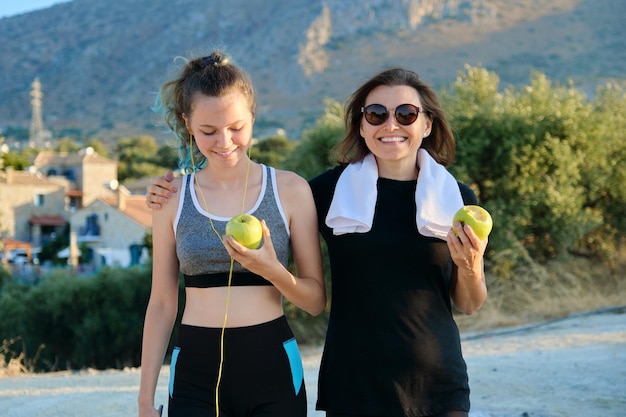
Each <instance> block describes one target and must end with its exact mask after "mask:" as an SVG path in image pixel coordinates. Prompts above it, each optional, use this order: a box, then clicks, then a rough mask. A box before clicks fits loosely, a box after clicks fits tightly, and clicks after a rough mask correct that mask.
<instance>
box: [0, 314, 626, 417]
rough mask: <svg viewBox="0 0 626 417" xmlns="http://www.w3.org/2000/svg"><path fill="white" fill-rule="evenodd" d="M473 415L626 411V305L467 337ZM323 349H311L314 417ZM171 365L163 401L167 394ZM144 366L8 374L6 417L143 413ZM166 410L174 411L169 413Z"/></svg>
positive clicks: (160, 394) (2, 383) (306, 356)
mask: <svg viewBox="0 0 626 417" xmlns="http://www.w3.org/2000/svg"><path fill="white" fill-rule="evenodd" d="M463 352H464V356H465V359H466V361H467V365H468V371H469V376H470V386H471V388H472V395H471V399H472V411H471V413H470V417H569V416H586V417H596V416H597V417H623V416H626V394H625V393H626V309H625V308H623V307H622V308H615V309H607V310H603V311H599V312H593V313H587V314H579V315H574V316H571V317H569V318H566V319H562V320H556V321H552V322H546V323H539V324H535V325H531V326H525V327H518V328H514V329H501V330H496V331H490V332H485V333H476V334H464V335H463ZM320 353H321V349H320V348H305V349H303V361H304V365H305V379H306V381H305V383H306V386H307V390H308V395H309V417H323V416H324V413H322V412H316V411H315V406H314V403H315V396H316V384H317V368H318V365H319V358H320ZM168 377H169V369H168V368H167V367H164V368H163V371H162V372H161V379H160V380H159V388H158V391H157V401H163V402H165V401H166V399H167V392H166V388H165V387H166V384H167V378H168ZM138 384H139V370H138V369H127V370H124V371H103V372H100V371H81V372H59V373H54V374H37V375H25V376H19V377H11V378H0V416H3V417H61V416H64V417H67V416H73V417H79V416H80V417H82V416H102V417H120V416H136V415H137V406H136V397H137V390H138ZM164 414H165V415H166V413H164Z"/></svg>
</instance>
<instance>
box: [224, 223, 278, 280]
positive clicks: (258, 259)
mask: <svg viewBox="0 0 626 417" xmlns="http://www.w3.org/2000/svg"><path fill="white" fill-rule="evenodd" d="M261 227H262V228H263V245H262V246H261V247H259V248H258V249H249V248H247V247H245V246H243V245H242V244H240V243H239V242H237V241H236V240H235V238H234V237H232V236H228V235H224V236H223V237H222V240H223V243H224V247H225V248H226V250H227V251H228V254H229V255H230V256H231V258H233V259H234V260H235V261H237V262H239V263H240V264H241V266H243V267H244V268H246V269H247V270H249V271H251V272H254V273H255V274H257V275H261V276H262V277H264V278H265V279H268V277H269V276H271V274H272V271H273V270H274V268H275V267H276V264H280V262H279V261H278V257H277V256H276V250H275V249H274V245H273V244H272V238H271V235H270V229H269V228H268V227H267V224H266V223H265V220H261Z"/></svg>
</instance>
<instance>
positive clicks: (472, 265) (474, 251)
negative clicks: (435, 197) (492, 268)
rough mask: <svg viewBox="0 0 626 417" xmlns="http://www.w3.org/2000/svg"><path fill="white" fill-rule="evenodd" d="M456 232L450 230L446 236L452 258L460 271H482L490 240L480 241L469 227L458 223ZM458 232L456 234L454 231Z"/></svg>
mask: <svg viewBox="0 0 626 417" xmlns="http://www.w3.org/2000/svg"><path fill="white" fill-rule="evenodd" d="M453 227H454V230H453V229H450V230H449V231H448V235H447V236H446V241H447V242H448V249H449V250H450V256H452V260H453V261H454V263H455V264H456V266H457V267H458V268H459V269H466V270H476V269H477V268H481V269H482V261H483V255H484V254H485V250H486V248H487V242H488V240H487V239H485V240H480V239H479V238H478V236H476V234H475V233H474V231H473V230H472V228H471V227H470V226H468V225H462V224H461V223H460V222H456V223H455V224H454V225H453ZM455 230H456V234H455V233H454V231H455Z"/></svg>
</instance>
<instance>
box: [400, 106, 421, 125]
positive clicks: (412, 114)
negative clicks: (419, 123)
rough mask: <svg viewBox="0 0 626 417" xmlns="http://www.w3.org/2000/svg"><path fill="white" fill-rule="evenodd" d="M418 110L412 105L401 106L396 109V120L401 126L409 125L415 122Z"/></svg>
mask: <svg viewBox="0 0 626 417" xmlns="http://www.w3.org/2000/svg"><path fill="white" fill-rule="evenodd" d="M418 115H419V110H418V108H417V107H415V106H414V105H412V104H403V105H401V106H398V108H397V109H396V120H397V121H398V123H400V124H401V125H410V124H411V123H413V122H415V121H416V120H417V116H418Z"/></svg>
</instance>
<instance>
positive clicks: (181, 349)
mask: <svg viewBox="0 0 626 417" xmlns="http://www.w3.org/2000/svg"><path fill="white" fill-rule="evenodd" d="M221 331H222V329H216V328H206V327H196V326H189V325H181V326H180V328H179V330H178V339H177V343H176V347H175V348H174V351H173V352H172V362H171V365H170V383H169V395H170V398H169V406H168V415H169V417H200V416H201V417H215V416H216V404H215V386H216V383H217V374H218V369H219V363H220V334H221ZM218 404H219V415H220V417H240V416H248V417H252V416H271V417H306V413H307V403H306V391H305V387H304V376H303V369H302V360H301V357H300V353H299V350H298V345H297V344H296V341H295V339H294V337H293V333H292V331H291V329H290V328H289V324H288V323H287V319H286V318H285V317H284V316H283V317H280V318H278V319H275V320H272V321H269V322H267V323H262V324H258V325H254V326H247V327H237V328H227V329H226V332H225V336H224V363H223V370H222V378H221V381H220V386H219V402H218Z"/></svg>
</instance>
